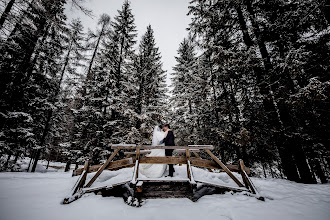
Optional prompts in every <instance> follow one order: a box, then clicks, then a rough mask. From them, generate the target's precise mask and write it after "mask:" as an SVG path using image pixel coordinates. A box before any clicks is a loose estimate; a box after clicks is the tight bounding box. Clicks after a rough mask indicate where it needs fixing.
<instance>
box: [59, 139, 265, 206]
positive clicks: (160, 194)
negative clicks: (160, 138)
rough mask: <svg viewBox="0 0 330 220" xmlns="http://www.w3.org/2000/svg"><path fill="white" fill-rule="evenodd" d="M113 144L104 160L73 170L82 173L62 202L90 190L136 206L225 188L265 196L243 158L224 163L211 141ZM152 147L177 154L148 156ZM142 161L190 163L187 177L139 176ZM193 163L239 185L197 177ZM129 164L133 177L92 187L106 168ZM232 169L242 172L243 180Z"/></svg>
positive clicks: (195, 198) (224, 189)
mask: <svg viewBox="0 0 330 220" xmlns="http://www.w3.org/2000/svg"><path fill="white" fill-rule="evenodd" d="M111 148H112V149H113V150H114V152H113V153H112V155H111V156H110V157H109V159H108V160H107V161H106V162H105V163H104V164H99V165H94V166H89V162H88V161H86V162H85V165H84V168H81V169H77V170H74V172H73V175H74V176H76V175H80V177H79V178H78V180H77V182H76V184H75V185H74V187H73V188H72V191H71V193H70V195H69V196H68V197H66V198H65V199H64V200H63V204H68V203H70V202H72V201H74V200H76V199H78V198H80V197H81V196H82V195H83V194H84V193H91V192H94V193H101V194H102V195H103V196H122V197H123V198H124V200H125V201H126V202H127V203H128V204H130V205H136V206H139V204H140V201H141V200H142V199H145V198H167V197H187V198H189V199H191V200H192V201H197V200H198V199H199V198H200V197H202V196H203V195H205V194H215V193H224V192H225V191H233V192H245V193H246V194H248V195H251V196H255V197H256V198H258V199H260V200H264V199H263V197H261V196H260V195H259V193H258V191H257V189H256V188H255V186H254V185H253V183H252V181H251V179H250V178H249V176H248V174H249V173H250V170H249V169H248V168H247V167H245V166H244V163H243V161H242V160H239V161H238V165H225V164H223V163H222V162H221V160H220V159H218V158H217V157H216V156H215V155H214V154H213V153H212V152H211V150H213V149H214V147H213V146H212V145H188V146H150V145H112V146H111ZM152 149H173V150H174V151H173V153H174V155H178V156H166V157H148V155H147V154H148V153H149V152H150V150H152ZM120 150H126V151H125V152H124V155H126V158H124V159H121V160H115V161H113V159H114V158H115V156H116V155H117V154H118V152H119V151H120ZM132 150H134V151H132ZM201 151H205V152H206V153H207V154H208V155H209V156H210V157H211V158H212V160H207V159H202V158H201V156H200V155H199V153H200V152H201ZM143 163H148V164H179V165H182V164H185V165H186V166H187V178H186V179H172V178H165V179H164V178H155V179H149V178H148V179H143V178H140V177H139V165H140V164H143ZM192 166H196V167H201V168H205V169H207V170H208V171H209V172H213V170H219V171H222V172H225V173H227V174H228V175H229V177H230V178H231V179H232V180H233V181H234V182H235V183H236V185H237V186H230V185H223V184H216V183H209V182H207V181H204V180H196V179H195V178H194V175H193V170H192ZM127 167H134V172H133V174H132V179H131V180H129V181H126V182H120V183H116V184H113V185H105V186H101V187H92V185H93V183H94V182H95V180H96V179H97V178H98V177H99V176H100V174H101V173H102V172H103V171H104V170H119V169H122V168H127ZM92 172H96V173H95V174H94V176H93V177H92V178H91V179H90V180H89V181H88V182H87V183H85V182H86V177H87V173H92ZM232 172H238V173H240V175H241V177H242V178H241V179H242V182H241V181H240V180H239V179H238V178H237V177H236V176H235V175H234V174H233V173H232ZM197 183H200V184H199V185H200V186H199V187H197ZM132 198H133V200H132ZM134 201H135V203H134Z"/></svg>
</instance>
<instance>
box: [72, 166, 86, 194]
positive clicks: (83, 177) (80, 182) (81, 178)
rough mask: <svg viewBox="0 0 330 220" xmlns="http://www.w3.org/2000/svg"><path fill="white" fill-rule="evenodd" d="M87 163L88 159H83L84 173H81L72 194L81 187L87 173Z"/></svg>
mask: <svg viewBox="0 0 330 220" xmlns="http://www.w3.org/2000/svg"><path fill="white" fill-rule="evenodd" d="M88 165H89V161H88V160H87V161H85V164H84V171H83V172H84V173H83V174H82V175H81V177H80V179H79V181H78V184H77V186H76V188H75V189H74V190H73V193H72V195H74V194H75V193H76V192H77V190H78V189H79V188H82V187H83V186H84V184H85V181H86V177H87V173H88Z"/></svg>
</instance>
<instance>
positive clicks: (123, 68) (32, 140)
mask: <svg viewBox="0 0 330 220" xmlns="http://www.w3.org/2000/svg"><path fill="white" fill-rule="evenodd" d="M82 2H83V1H82V0H8V1H5V0H2V1H1V11H0V13H1V18H0V48H1V49H0V51H1V54H0V94H1V96H0V108H1V109H0V157H1V160H0V163H1V164H0V170H1V171H19V170H20V167H19V166H18V165H17V160H18V159H19V158H22V157H29V158H31V160H30V164H29V168H28V171H32V172H34V171H35V169H36V166H37V163H38V161H40V160H47V161H61V162H64V163H66V164H67V166H69V165H70V164H76V165H77V166H78V165H82V164H83V163H84V161H85V160H86V159H89V160H90V161H91V162H92V164H98V163H100V162H101V161H103V160H105V159H107V158H108V157H109V155H110V154H111V153H112V151H113V150H112V149H111V148H110V147H109V146H110V144H119V143H121V144H150V143H151V135H152V131H153V127H154V126H155V125H157V124H163V123H169V124H170V125H171V128H173V131H174V134H175V137H176V144H177V145H188V144H210V145H214V146H215V151H214V153H215V155H216V156H218V157H220V158H221V159H222V161H223V162H224V163H233V162H237V160H238V159H243V160H244V162H245V164H246V166H248V167H257V168H260V169H261V170H262V172H261V174H262V175H264V176H265V177H266V176H267V175H271V177H275V178H287V179H288V180H292V181H296V182H301V183H317V182H321V183H327V182H328V178H329V176H330V148H329V146H330V110H329V109H330V62H329V59H330V26H329V22H330V9H329V5H330V4H329V1H328V0H304V1H289V0H272V1H267V0H232V1H227V0H192V1H191V2H190V3H189V13H188V14H187V16H189V17H191V23H190V25H189V27H187V37H186V38H185V39H182V42H181V44H180V45H178V49H177V54H176V55H175V54H173V55H175V59H176V65H175V66H174V67H173V71H172V72H170V73H167V72H166V71H165V70H164V68H163V63H162V55H161V53H160V51H159V48H158V46H157V39H155V35H154V31H153V27H152V26H151V25H149V26H148V27H139V28H145V34H144V35H143V36H142V38H141V39H138V38H137V30H136V29H137V27H136V25H135V18H134V10H132V8H131V3H130V2H129V1H125V2H124V4H123V5H122V8H118V13H117V14H111V15H108V14H102V15H101V16H100V17H99V18H97V19H98V23H97V26H95V27H94V29H92V30H90V29H87V28H86V27H84V25H83V23H82V22H81V21H80V20H79V19H73V20H72V21H70V22H69V21H68V19H67V16H66V15H65V13H64V10H65V7H67V5H72V6H73V7H75V8H77V10H80V11H82V12H83V13H84V14H85V16H91V14H92V12H91V11H90V10H89V9H88V8H85V7H84V6H83V5H82ZM169 34H170V33H169ZM167 74H168V75H169V76H170V78H171V84H170V85H168V84H167V83H166V77H167ZM121 156H122V157H123V156H124V155H119V157H121Z"/></svg>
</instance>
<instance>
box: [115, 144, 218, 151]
mask: <svg viewBox="0 0 330 220" xmlns="http://www.w3.org/2000/svg"><path fill="white" fill-rule="evenodd" d="M136 147H137V146H136V145H119V144H118V145H111V149H130V150H134V149H136ZM139 148H140V149H141V150H151V149H209V150H213V149H214V147H213V146H212V145H189V146H163V145H159V146H151V145H141V146H139Z"/></svg>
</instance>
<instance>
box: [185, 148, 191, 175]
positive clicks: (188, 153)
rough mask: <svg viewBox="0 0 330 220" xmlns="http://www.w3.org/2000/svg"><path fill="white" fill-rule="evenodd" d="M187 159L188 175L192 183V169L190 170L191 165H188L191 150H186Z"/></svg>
mask: <svg viewBox="0 0 330 220" xmlns="http://www.w3.org/2000/svg"><path fill="white" fill-rule="evenodd" d="M186 158H187V174H188V178H189V180H190V181H191V173H190V168H189V164H188V161H189V159H190V152H189V149H186Z"/></svg>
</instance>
